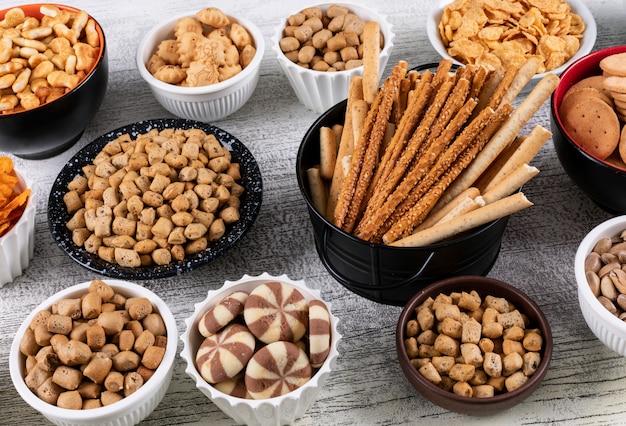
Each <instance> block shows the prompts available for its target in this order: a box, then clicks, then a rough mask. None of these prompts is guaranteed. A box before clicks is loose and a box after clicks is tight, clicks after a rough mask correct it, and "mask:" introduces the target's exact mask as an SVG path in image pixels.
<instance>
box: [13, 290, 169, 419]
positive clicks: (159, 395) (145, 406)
mask: <svg viewBox="0 0 626 426" xmlns="http://www.w3.org/2000/svg"><path fill="white" fill-rule="evenodd" d="M103 281H104V282H105V283H106V284H108V285H109V286H110V287H112V288H113V289H114V290H115V292H116V293H120V294H122V295H124V296H126V297H127V298H129V297H139V298H147V299H148V300H149V301H150V302H151V303H152V305H153V307H154V312H158V313H159V314H160V315H161V317H162V319H163V323H164V325H165V330H166V333H167V345H166V348H165V354H164V356H163V359H162V361H161V363H160V365H159V366H158V367H157V368H156V370H154V373H153V375H152V377H150V378H149V380H147V381H146V382H145V383H144V384H143V386H141V387H140V388H139V389H137V390H136V391H135V392H134V393H132V394H131V395H129V396H127V397H125V398H123V399H121V400H119V401H117V402H114V403H112V404H110V405H106V406H103V407H99V408H91V409H84V410H74V409H68V408H60V407H57V406H56V405H53V404H50V403H48V402H45V401H44V400H42V399H40V398H39V397H38V396H37V395H36V394H35V393H33V392H32V391H31V390H30V389H29V388H28V386H27V385H26V383H25V380H24V376H25V371H26V357H25V356H24V355H23V354H22V353H21V351H20V342H21V340H22V337H23V336H24V335H25V333H26V331H27V329H28V328H29V327H30V324H31V321H32V320H33V318H34V317H35V315H36V314H37V313H38V312H39V311H42V310H49V309H50V308H51V307H52V305H53V304H55V303H57V302H59V301H60V300H63V299H68V298H79V297H81V296H82V295H84V294H86V293H87V291H88V289H89V286H90V284H91V281H86V282H82V283H80V284H75V285H72V286H70V287H67V288H65V289H63V290H61V291H59V292H57V293H55V294H54V295H52V296H50V297H49V298H47V299H46V300H45V301H43V302H42V303H41V304H39V305H38V306H37V307H36V308H35V309H34V310H33V311H32V312H31V313H30V314H29V315H28V316H27V317H26V319H25V320H24V322H22V324H21V325H20V327H19V328H18V329H17V332H16V334H15V337H14V339H13V343H12V345H11V350H10V353H9V366H10V371H11V380H12V381H13V385H14V386H15V389H17V392H18V393H19V395H20V396H21V397H22V399H24V401H25V402H26V403H27V404H28V405H30V406H31V407H33V408H34V409H35V410H37V411H39V412H40V413H41V414H42V415H43V416H44V417H46V418H47V419H48V420H49V421H51V422H52V423H54V424H57V425H64V426H68V425H92V424H101V425H111V426H113V425H119V426H127V425H135V424H137V423H139V422H141V421H142V420H143V419H145V418H146V417H148V416H149V415H150V413H151V412H152V411H153V410H154V409H155V408H156V406H157V405H158V404H159V402H161V400H162V399H163V396H165V393H166V392H167V388H168V386H169V384H170V381H171V378H172V373H173V371H174V360H175V357H176V350H177V345H178V329H177V326H176V320H175V318H174V315H173V314H172V312H171V311H170V309H169V307H168V306H167V304H166V303H165V302H164V301H163V299H161V298H160V297H159V296H157V295H156V294H155V293H154V292H152V291H151V290H149V289H148V288H146V287H142V286H141V285H138V284H135V283H132V282H129V281H121V280H103Z"/></svg>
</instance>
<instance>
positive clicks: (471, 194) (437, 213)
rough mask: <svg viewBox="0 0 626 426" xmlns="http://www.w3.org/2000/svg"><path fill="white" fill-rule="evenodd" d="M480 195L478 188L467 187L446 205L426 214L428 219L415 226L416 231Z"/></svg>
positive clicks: (432, 223) (429, 225) (434, 222)
mask: <svg viewBox="0 0 626 426" xmlns="http://www.w3.org/2000/svg"><path fill="white" fill-rule="evenodd" d="M479 195H480V191H479V190H478V188H476V187H474V186H472V187H470V188H467V189H466V190H465V191H463V192H461V193H460V194H459V195H457V196H456V197H454V199H452V200H450V202H449V203H447V204H446V205H445V206H442V207H441V208H440V209H438V210H434V209H433V210H431V212H430V213H429V214H428V216H426V219H424V221H423V222H422V223H420V224H419V225H418V226H416V227H415V230H416V231H419V230H422V229H426V228H429V227H431V226H433V225H434V224H436V223H437V222H439V221H440V220H441V219H442V218H444V217H445V216H446V215H447V214H448V213H450V212H451V211H453V210H454V209H456V208H457V206H458V205H462V204H464V203H467V200H474V198H476V197H478V196H479Z"/></svg>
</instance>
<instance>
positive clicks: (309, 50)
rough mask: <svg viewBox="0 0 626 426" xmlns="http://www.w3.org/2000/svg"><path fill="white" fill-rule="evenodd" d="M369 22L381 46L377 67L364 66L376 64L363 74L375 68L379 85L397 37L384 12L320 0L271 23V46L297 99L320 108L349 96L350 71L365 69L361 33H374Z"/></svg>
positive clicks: (358, 72) (354, 73)
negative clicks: (374, 29)
mask: <svg viewBox="0 0 626 426" xmlns="http://www.w3.org/2000/svg"><path fill="white" fill-rule="evenodd" d="M373 23H376V24H378V25H377V26H378V31H377V32H376V36H375V38H376V39H377V41H379V42H380V46H379V50H378V52H377V54H376V55H375V57H377V58H378V63H377V64H376V65H377V67H376V66H374V65H372V66H371V67H368V69H372V68H377V70H376V71H374V72H371V73H367V74H368V75H375V74H377V77H378V78H376V79H375V80H376V83H377V84H376V85H375V87H378V81H379V80H380V77H379V76H380V75H382V74H383V72H384V69H385V66H386V65H387V61H388V60H389V56H390V55H391V51H392V50H393V40H394V38H395V34H394V33H393V32H392V25H391V23H389V22H388V21H387V18H386V16H385V15H384V14H381V13H379V12H376V11H374V10H372V9H369V8H367V7H364V6H361V5H358V4H354V3H320V4H315V5H311V6H309V7H306V8H299V9H297V10H295V11H293V12H291V13H290V14H287V15H285V18H284V19H283V20H282V21H281V22H280V24H278V25H277V26H276V28H275V29H274V35H273V36H272V39H271V41H272V50H273V51H274V54H275V55H276V60H277V61H278V64H279V65H280V68H281V69H282V70H283V72H284V73H285V76H287V79H288V80H289V83H290V84H291V87H292V89H293V91H294V92H295V94H296V96H297V97H298V100H299V101H300V103H302V104H303V105H304V106H305V107H306V108H308V109H309V110H312V111H314V112H316V113H322V112H324V111H326V110H327V109H329V108H330V107H332V106H334V105H336V104H337V103H339V102H341V101H342V100H344V99H346V98H347V97H348V89H349V86H350V80H351V79H352V77H353V76H363V75H364V74H365V66H366V65H365V59H364V56H365V55H366V54H365V53H364V50H365V49H366V47H365V46H366V45H367V42H366V41H365V35H364V34H365V33H369V34H373V32H372V31H368V30H369V28H375V27H371V25H372V24H373ZM368 24H369V25H368ZM366 28H368V30H366ZM355 36H356V37H355ZM372 38H373V37H369V40H371V39H372ZM370 51H371V50H370ZM333 56H334V58H333ZM369 64H372V61H370V62H369Z"/></svg>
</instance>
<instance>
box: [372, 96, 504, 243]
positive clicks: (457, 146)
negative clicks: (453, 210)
mask: <svg viewBox="0 0 626 426" xmlns="http://www.w3.org/2000/svg"><path fill="white" fill-rule="evenodd" d="M470 101H472V102H474V105H475V104H476V101H474V100H470ZM470 101H468V102H470ZM469 112H470V113H471V110H470V111H469ZM468 116H469V114H468ZM494 116H495V111H494V110H493V109H491V108H490V107H487V108H485V109H484V110H483V111H481V112H480V113H479V114H478V116H477V117H476V118H475V119H474V120H472V122H471V123H470V124H468V125H467V126H466V127H465V129H463V131H462V132H461V134H460V135H459V136H458V137H457V139H456V140H455V141H454V143H453V144H452V145H451V146H450V148H448V149H447V150H446V153H445V154H444V155H443V156H442V157H441V158H440V159H438V161H437V163H436V164H435V166H434V167H433V168H432V169H431V170H430V172H429V173H428V175H427V176H426V177H425V178H424V179H423V180H422V182H420V183H419V185H418V188H416V189H414V190H413V191H411V193H410V195H409V194H408V193H407V196H406V197H405V200H404V201H403V202H402V204H401V205H400V206H398V208H397V209H396V210H395V211H394V212H393V215H391V217H390V220H389V222H388V224H389V225H391V226H390V227H389V229H388V230H386V231H385V233H384V237H383V241H384V242H386V243H388V242H390V241H395V240H396V239H398V238H400V237H402V236H406V235H408V234H410V233H411V231H412V230H413V228H415V227H416V226H417V225H419V224H420V223H421V222H422V221H423V220H424V219H425V218H426V216H427V215H428V213H429V212H430V210H431V209H432V208H433V207H434V205H435V204H436V202H437V201H438V200H439V197H441V194H443V192H444V191H445V190H446V188H447V187H448V186H449V185H450V184H451V183H452V182H453V181H454V179H456V177H457V176H458V175H459V174H460V173H461V172H462V171H463V169H465V168H466V167H467V166H468V164H469V163H470V162H471V158H469V157H468V156H462V155H461V154H462V153H464V152H466V151H467V149H468V148H469V147H471V146H472V144H473V143H474V142H475V138H476V136H477V135H478V134H479V133H480V132H481V130H482V129H484V128H485V126H486V125H487V124H489V122H490V121H491V120H492V118H493V117H494ZM457 158H458V159H459V161H456V160H457ZM452 164H454V167H452V166H451V165H452ZM407 179H408V178H407ZM403 184H404V182H403ZM427 191H428V193H427ZM422 200H425V202H424V203H423V204H420V201H422Z"/></svg>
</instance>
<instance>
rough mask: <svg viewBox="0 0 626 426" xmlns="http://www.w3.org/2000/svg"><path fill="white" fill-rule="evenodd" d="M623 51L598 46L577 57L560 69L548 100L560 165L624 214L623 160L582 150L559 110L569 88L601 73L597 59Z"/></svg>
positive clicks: (599, 199) (625, 178) (623, 49)
mask: <svg viewBox="0 0 626 426" xmlns="http://www.w3.org/2000/svg"><path fill="white" fill-rule="evenodd" d="M622 52H626V46H614V47H608V48H605V49H600V50H597V51H595V52H593V53H590V54H588V55H585V56H584V57H582V58H580V59H578V60H577V61H576V62H574V63H573V64H571V66H569V67H568V68H567V69H566V70H565V72H563V74H562V75H561V81H560V82H559V85H558V86H557V88H556V90H555V91H554V93H553V94H552V97H551V99H550V127H551V130H552V133H553V135H552V141H553V143H554V148H555V150H556V153H557V156H558V159H559V162H560V163H561V166H562V167H563V169H564V170H565V172H566V173H567V174H568V176H569V177H570V179H571V180H572V181H573V182H574V183H575V184H576V185H577V186H578V187H579V188H580V189H581V190H582V191H583V192H584V193H585V195H587V197H589V198H590V199H591V200H592V201H593V202H595V203H596V204H597V205H598V206H600V207H601V208H602V209H604V210H606V211H608V212H610V213H613V214H623V213H626V198H625V197H623V196H619V195H618V194H620V191H621V189H622V188H624V187H625V186H626V168H625V166H624V163H623V162H621V161H618V159H619V156H617V158H615V154H614V155H611V156H610V157H608V158H607V159H605V160H601V159H599V158H597V157H595V156H593V155H591V154H590V153H589V152H588V151H586V150H584V149H583V148H582V147H581V145H579V144H578V143H577V142H576V141H575V139H574V138H573V137H572V136H571V135H570V134H569V133H568V131H567V130H566V129H565V127H564V125H563V121H562V119H561V117H560V113H559V109H560V106H561V102H562V100H563V97H564V96H565V94H566V92H567V90H568V89H569V88H570V87H572V86H573V85H574V84H576V83H577V82H579V81H580V80H582V79H584V78H586V77H591V76H595V75H601V73H602V71H601V70H600V67H599V63H600V61H601V60H602V59H603V58H605V57H607V56H610V55H613V54H616V53H622Z"/></svg>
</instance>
